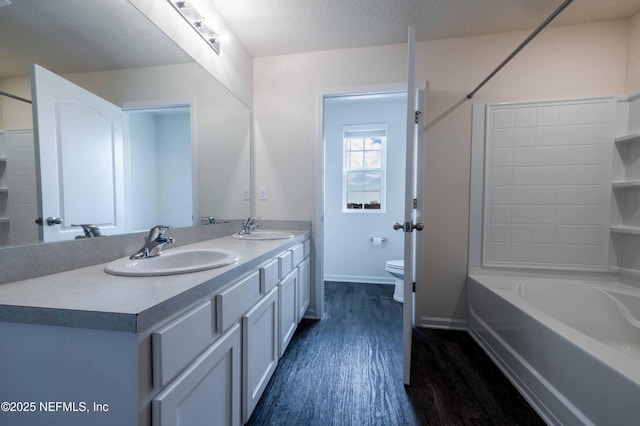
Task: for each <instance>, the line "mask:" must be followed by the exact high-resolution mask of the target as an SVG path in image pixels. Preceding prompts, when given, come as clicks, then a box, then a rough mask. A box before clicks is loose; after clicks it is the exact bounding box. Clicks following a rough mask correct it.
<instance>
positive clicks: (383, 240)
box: [369, 237, 387, 243]
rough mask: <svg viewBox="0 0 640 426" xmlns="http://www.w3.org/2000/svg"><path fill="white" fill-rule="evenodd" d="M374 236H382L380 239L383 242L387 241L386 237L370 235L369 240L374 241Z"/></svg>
mask: <svg viewBox="0 0 640 426" xmlns="http://www.w3.org/2000/svg"><path fill="white" fill-rule="evenodd" d="M374 238H380V241H382V242H383V243H384V242H385V241H387V239H386V238H385V237H369V241H373V239H374Z"/></svg>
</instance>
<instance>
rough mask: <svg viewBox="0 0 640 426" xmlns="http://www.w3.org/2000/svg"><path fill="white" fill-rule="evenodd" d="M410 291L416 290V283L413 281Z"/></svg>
mask: <svg viewBox="0 0 640 426" xmlns="http://www.w3.org/2000/svg"><path fill="white" fill-rule="evenodd" d="M411 291H412V292H414V293H415V292H416V283H415V282H414V283H413V288H412V290H411Z"/></svg>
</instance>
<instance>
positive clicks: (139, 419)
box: [0, 237, 309, 426]
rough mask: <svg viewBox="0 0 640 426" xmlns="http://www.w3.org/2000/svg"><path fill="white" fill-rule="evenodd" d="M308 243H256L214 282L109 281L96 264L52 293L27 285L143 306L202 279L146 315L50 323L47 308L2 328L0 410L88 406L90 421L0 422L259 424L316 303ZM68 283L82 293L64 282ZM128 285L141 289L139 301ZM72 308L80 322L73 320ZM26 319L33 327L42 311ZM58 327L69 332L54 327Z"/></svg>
mask: <svg viewBox="0 0 640 426" xmlns="http://www.w3.org/2000/svg"><path fill="white" fill-rule="evenodd" d="M297 238H300V237H297ZM300 239H302V238H300ZM233 244H240V243H235V242H234V243H233ZM242 244H245V243H244V242H243V243H242ZM248 244H250V243H248ZM256 244H259V243H256ZM291 245H293V247H292V248H289V247H290V246H291ZM274 246H275V247H274ZM305 246H307V245H305V244H297V245H296V244H295V243H282V245H281V246H277V245H271V246H267V247H268V248H267V249H264V251H263V252H262V253H260V251H259V250H256V248H255V246H253V247H251V249H248V250H247V251H248V252H250V253H255V252H256V251H257V252H258V254H252V255H253V256H254V257H253V258H252V259H250V260H246V261H245V263H244V264H239V265H237V266H236V267H234V268H230V269H228V270H221V271H217V275H215V274H214V273H211V276H209V277H208V278H207V276H206V275H205V274H206V273H205V272H204V271H203V272H200V274H201V275H200V277H204V278H202V279H201V278H200V277H198V276H196V275H195V274H194V275H192V276H188V275H184V276H178V277H171V276H167V277H164V276H163V277H150V278H143V279H137V278H136V279H134V278H129V277H125V278H121V277H114V276H111V275H107V274H104V272H103V268H104V266H103V265H99V266H96V267H89V268H87V269H86V270H85V271H80V272H77V271H74V272H69V273H63V274H61V275H58V276H57V278H56V279H55V280H53V281H54V284H51V283H49V280H50V279H48V278H44V279H35V280H33V281H32V282H29V281H26V282H24V283H21V284H20V285H23V286H26V288H27V289H31V291H33V290H34V289H37V290H38V291H42V290H41V289H42V283H43V282H46V283H47V287H51V286H55V285H58V287H56V289H57V290H58V291H60V289H62V290H64V291H65V292H66V293H64V295H65V297H70V298H71V295H74V294H75V293H74V291H75V292H77V288H78V284H77V282H78V281H80V280H84V281H83V285H84V286H90V288H95V289H96V291H102V292H103V294H106V295H110V296H111V297H113V298H117V297H120V296H121V295H122V294H126V296H127V297H136V294H135V292H138V293H140V292H143V293H144V291H143V290H142V289H145V288H146V290H147V293H145V294H146V295H147V297H153V296H154V295H155V293H156V292H162V291H167V289H169V288H171V287H172V286H181V285H184V283H185V281H188V280H189V279H191V280H192V281H195V283H194V284H193V285H192V286H191V287H189V288H188V290H186V291H185V290H181V291H176V292H175V293H174V296H173V297H172V298H160V299H161V300H162V301H161V302H154V303H152V304H150V305H149V306H147V305H144V303H143V302H141V301H140V300H137V303H139V304H143V305H144V309H142V308H138V309H136V310H132V312H129V311H125V312H120V311H118V310H115V312H114V311H113V310H114V308H111V307H109V309H111V310H106V309H105V310H103V311H95V312H94V311H91V310H86V311H84V310H83V311H79V312H75V311H74V310H73V309H69V310H57V311H55V312H57V315H51V308H49V307H39V308H35V312H36V313H38V315H41V317H37V319H38V321H41V322H33V323H26V322H25V323H22V322H12V321H0V338H1V339H0V340H1V341H2V342H3V343H5V344H4V346H2V349H0V358H1V359H2V361H3V362H0V377H1V378H2V379H1V380H2V385H0V401H18V400H19V401H44V402H46V401H69V402H75V403H76V404H80V402H82V403H85V402H86V404H88V405H87V407H88V409H87V411H86V412H82V413H78V412H73V411H66V412H59V413H55V414H52V413H49V412H46V411H39V412H33V413H30V414H26V413H17V412H16V413H0V423H2V424H5V423H7V424H29V425H30V426H31V425H33V426H46V425H49V424H51V421H52V420H51V419H52V418H53V417H52V416H55V419H56V420H55V421H56V422H58V423H60V424H63V423H64V424H67V425H71V426H75V425H85V424H92V425H96V426H103V425H104V426H110V425H136V424H137V425H139V426H150V425H152V426H168V425H171V426H183V425H197V426H206V425H224V426H237V425H241V424H242V423H244V422H246V421H247V420H248V419H249V417H250V416H251V413H252V411H253V410H254V408H255V406H256V404H257V402H258V401H259V399H260V397H261V396H262V393H263V392H264V390H265V388H266V386H267V384H268V382H269V380H270V379H271V377H272V375H273V373H274V371H275V369H276V367H277V364H278V361H279V358H280V356H281V355H282V353H284V350H285V348H286V345H287V344H288V343H289V342H290V340H291V338H292V337H293V334H294V332H295V329H296V327H297V324H298V321H299V320H300V319H301V316H302V314H303V313H304V310H305V309H306V306H307V305H308V293H309V292H308V289H307V290H305V286H308V278H306V277H308V270H309V264H308V261H307V260H308V258H306V257H305V256H306V255H307V254H308V252H307V250H306V249H305ZM278 247H280V248H278ZM300 247H303V249H302V251H301V250H300ZM283 249H284V250H285V251H283V252H281V254H279V255H276V253H279V252H280V251H281V250H283ZM252 251H253V252H252ZM257 256H260V260H259V261H258V260H257ZM248 262H252V263H248ZM294 262H295V263H294ZM283 273H284V274H283ZM67 280H68V281H69V282H71V283H72V284H73V285H69V286H66V285H61V284H60V283H63V284H64V283H65V281H67ZM303 282H305V283H306V284H305V285H302V286H301V284H300V283H303ZM7 286H11V284H7ZM67 287H68V288H67ZM111 288H114V291H113V292H111V291H110V289H111ZM129 288H134V289H135V291H134V294H133V296H132V295H131V293H128V289H129ZM299 292H302V293H299ZM305 292H306V293H305ZM91 294H92V295H93V293H91ZM304 294H306V296H305V295H304ZM6 297H8V296H6ZM92 297H93V296H92ZM137 297H138V299H140V296H139V295H138V296H137ZM185 299H186V300H188V302H185ZM20 300H21V301H22V300H23V299H20ZM117 300H120V299H117ZM305 300H307V301H306V302H305ZM5 302H6V300H5ZM111 303H113V302H111ZM122 303H123V304H126V303H124V300H122ZM92 306H93V305H92ZM26 307H27V308H29V305H26ZM23 308H25V305H19V306H16V307H12V306H7V305H2V304H0V313H2V312H3V309H4V315H5V316H6V315H7V312H8V313H13V312H18V314H17V315H23V316H24V317H26V316H27V314H24V313H22V309H23ZM118 309H120V308H118ZM125 309H127V308H126V307H125ZM149 310H151V311H149ZM67 311H70V312H71V313H73V317H71V318H67V317H65V315H67ZM27 312H28V315H29V316H30V318H34V316H33V315H34V314H33V312H34V308H33V307H31V309H29V310H28V311H27ZM76 317H77V318H80V320H78V319H77V318H76ZM51 318H53V319H54V320H55V319H57V318H65V319H66V320H68V321H72V323H71V324H65V325H60V324H55V323H50V322H47V321H50V319H51ZM105 326H107V327H106V328H105ZM109 327H110V328H109ZM82 407H83V406H80V408H82Z"/></svg>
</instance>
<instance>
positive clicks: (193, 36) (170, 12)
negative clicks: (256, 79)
mask: <svg viewBox="0 0 640 426" xmlns="http://www.w3.org/2000/svg"><path fill="white" fill-rule="evenodd" d="M128 1H129V3H131V4H132V5H133V6H134V7H135V8H137V9H138V10H139V11H140V12H142V13H143V14H144V15H146V17H147V18H148V19H149V20H150V21H151V22H153V23H154V24H155V25H156V26H157V27H158V28H160V30H161V31H162V32H164V33H165V34H167V35H168V36H169V38H171V39H172V40H173V41H174V42H175V43H176V44H177V45H178V46H180V48H182V49H183V50H184V51H185V52H186V53H187V54H188V55H189V56H191V57H192V58H193V59H194V60H195V61H196V62H197V63H199V64H200V65H201V66H202V67H203V68H204V69H205V70H207V71H208V72H209V73H210V74H211V75H212V76H214V77H215V78H216V79H217V80H218V81H219V82H220V83H222V84H223V85H224V86H225V87H226V88H227V89H228V90H229V91H230V92H231V93H233V94H234V95H235V96H236V97H238V99H240V100H241V101H242V102H243V103H244V104H245V105H251V102H252V94H253V88H252V86H251V82H252V72H253V64H252V57H251V55H250V54H249V52H248V51H247V49H245V47H244V46H243V45H242V43H241V42H240V40H239V39H238V38H237V37H236V35H235V33H234V32H233V31H232V30H231V28H230V27H229V25H227V22H226V21H225V20H224V19H223V18H222V15H220V12H219V11H218V9H217V8H216V7H215V5H213V2H210V1H209V2H207V1H204V2H203V1H196V2H194V3H197V5H196V6H197V7H198V10H199V11H200V13H202V14H203V16H205V17H206V18H207V23H208V24H209V25H211V27H212V28H214V29H215V30H216V31H217V32H218V33H221V34H225V37H224V39H223V41H222V43H221V48H220V53H219V54H216V53H215V52H214V51H213V49H211V48H210V47H209V46H208V45H207V44H206V43H203V42H202V38H201V37H200V35H198V34H197V33H196V31H194V30H193V29H192V28H191V27H190V26H189V25H188V24H187V22H186V21H183V20H181V19H178V20H176V18H177V16H176V11H175V10H174V8H173V6H171V4H170V3H169V2H167V1H158V0H128Z"/></svg>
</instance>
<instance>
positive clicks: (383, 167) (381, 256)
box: [323, 90, 407, 284]
mask: <svg viewBox="0 0 640 426" xmlns="http://www.w3.org/2000/svg"><path fill="white" fill-rule="evenodd" d="M406 102H407V94H406V90H404V91H389V92H383V93H356V94H343V95H336V96H330V97H325V99H324V123H323V128H324V145H325V147H324V153H325V168H324V191H325V199H324V244H325V245H324V262H325V263H324V280H326V281H337V282H357V283H371V284H395V282H396V281H395V279H394V277H393V276H391V275H390V274H389V273H388V272H387V271H386V270H385V264H386V262H387V261H390V260H394V261H399V260H401V259H403V256H404V255H403V249H404V247H403V235H402V233H401V232H395V231H394V230H393V228H392V227H391V224H393V223H394V222H396V221H398V220H400V219H401V218H402V217H403V216H404V197H405V164H406V162H405V146H406Z"/></svg>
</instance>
